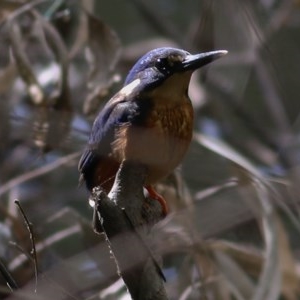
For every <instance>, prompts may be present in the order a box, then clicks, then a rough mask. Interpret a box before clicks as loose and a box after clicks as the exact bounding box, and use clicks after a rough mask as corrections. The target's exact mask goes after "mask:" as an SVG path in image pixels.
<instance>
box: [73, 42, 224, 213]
mask: <svg viewBox="0 0 300 300" xmlns="http://www.w3.org/2000/svg"><path fill="white" fill-rule="evenodd" d="M226 53H227V51H225V50H219V51H211V52H206V53H200V54H195V55H192V54H190V53H189V52H187V51H184V50H181V49H175V48H167V47H164V48H158V49H154V50H152V51H150V52H148V53H147V54H145V55H144V56H143V57H141V58H140V59H139V60H138V61H137V63H136V64H135V65H134V66H133V68H132V69H131V70H130V72H129V74H128V75H127V78H126V80H125V83H124V86H123V88H122V89H121V90H120V91H119V92H118V93H117V94H115V95H114V96H113V97H112V98H111V99H110V100H109V101H108V102H107V103H106V105H105V106H104V108H103V109H102V110H101V111H100V113H99V114H98V116H97V118H96V119H95V121H94V124H93V127H92V130H91V134H90V137H89V141H88V145H87V147H86V149H85V151H84V153H83V155H82V156H81V159H80V161H79V165H78V169H79V172H80V174H81V175H80V181H82V180H84V181H85V183H86V186H87V188H88V190H89V191H92V189H93V188H94V187H96V186H100V187H101V188H102V189H103V190H104V191H105V192H106V193H108V192H109V191H110V189H111V188H112V185H113V183H114V179H115V176H116V173H117V171H118V169H119V166H120V164H121V162H122V161H123V160H131V161H135V162H138V163H140V164H142V165H144V166H145V167H146V170H147V175H146V180H145V183H144V187H145V188H146V190H147V191H148V193H149V196H150V197H151V198H153V199H155V200H158V201H159V202H160V204H161V206H162V212H163V213H164V215H166V214H167V204H166V202H165V200H164V198H163V197H162V196H161V195H159V194H158V193H157V192H156V191H155V190H154V188H153V185H154V184H155V183H157V182H158V181H160V180H161V179H163V178H164V177H166V176H167V175H169V174H170V173H171V172H172V171H173V170H174V169H175V168H176V167H177V166H178V165H179V164H180V163H181V161H182V159H183V156H184V154H185V153H186V151H187V149H188V146H189V144H190V142H191V139H192V133H193V107H192V104H191V100H190V99H189V96H188V87H189V82H190V79H191V75H192V73H193V72H194V71H195V70H197V69H198V68H200V67H202V66H205V65H206V64H208V63H210V62H212V61H214V60H215V59H217V58H219V57H221V56H223V55H225V54H226Z"/></svg>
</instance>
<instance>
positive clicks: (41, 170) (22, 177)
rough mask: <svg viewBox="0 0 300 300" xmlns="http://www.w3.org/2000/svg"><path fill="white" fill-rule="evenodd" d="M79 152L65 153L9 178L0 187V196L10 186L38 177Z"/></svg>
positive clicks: (67, 161) (74, 157)
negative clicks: (45, 163) (50, 161)
mask: <svg viewBox="0 0 300 300" xmlns="http://www.w3.org/2000/svg"><path fill="white" fill-rule="evenodd" d="M80 154H81V152H75V153H72V154H69V155H66V156H64V157H61V158H59V159H57V160H56V161H54V162H52V163H49V164H47V165H45V166H42V167H40V168H37V169H34V170H32V171H30V172H28V173H25V174H22V175H20V176H18V177H15V178H13V179H11V180H9V181H8V182H6V183H4V184H3V185H2V186H1V187H0V196H1V195H3V194H4V193H6V192H8V191H9V190H11V189H12V188H14V187H15V186H17V185H20V184H22V183H24V182H26V181H29V180H31V179H34V178H36V177H39V176H41V175H44V174H46V173H49V172H51V171H54V170H55V169H57V168H58V167H60V166H62V165H65V164H68V163H70V162H71V161H72V160H74V159H76V158H77V157H79V155H80Z"/></svg>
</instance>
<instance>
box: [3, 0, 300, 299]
mask: <svg viewBox="0 0 300 300" xmlns="http://www.w3.org/2000/svg"><path fill="white" fill-rule="evenodd" d="M299 34H300V3H299V1H296V0H259V1H246V0H241V1H239V0H218V1H216V0H215V1H214V0H205V1H200V0H199V1H194V0H187V1H180V0H172V1H171V0H164V1H158V0H154V1H151V2H146V1H145V0H131V1H117V0H111V1H85V0H82V1H80V0H55V1H42V0H40V1H26V0H2V1H1V2H0V95H1V101H0V137H1V143H0V163H1V168H0V197H1V198H0V199H1V200H0V270H1V273H0V298H1V299H128V295H127V294H126V289H125V287H124V285H123V283H122V281H121V280H119V277H118V275H117V272H116V267H115V266H114V264H113V261H112V260H111V259H110V253H109V250H108V249H107V245H106V243H105V239H104V237H103V236H98V235H96V234H95V233H94V232H93V231H92V227H91V219H92V210H91V209H90V208H89V206H88V201H87V199H88V194H87V192H86V191H85V189H84V188H77V182H78V172H77V168H76V166H77V161H78V157H79V155H80V153H81V151H82V149H83V147H84V146H85V142H86V140H87V138H88V133H89V129H90V126H91V123H92V121H93V118H94V117H95V115H96V114H97V112H98V111H99V109H101V106H102V105H103V103H104V102H105V101H107V100H108V99H109V98H110V97H111V96H112V95H113V94H114V93H115V92H116V91H117V90H118V89H119V88H120V87H121V85H122V81H123V79H124V76H125V75H126V73H127V72H128V70H129V68H130V67H131V66H132V65H133V64H134V62H135V61H136V60H137V59H138V58H139V57H140V56H141V55H143V54H144V53H145V52H146V51H148V50H150V49H153V48H156V47H160V46H175V47H180V48H184V49H186V50H188V51H190V52H192V53H196V52H201V51H207V50H212V49H227V50H228V51H229V54H228V55H227V57H226V58H223V59H222V60H220V61H218V62H216V63H214V64H213V65H210V66H209V67H206V68H205V69H203V70H201V72H199V73H197V74H195V75H194V77H193V80H192V82H191V85H190V96H191V99H192V101H193V104H194V108H195V114H196V119H195V135H194V140H193V143H192V145H191V147H190V151H189V153H188V155H187V157H186V158H185V161H184V162H183V165H182V168H181V170H178V171H176V172H175V173H174V174H173V175H172V176H170V178H168V179H167V180H166V181H165V182H164V183H161V184H160V185H159V187H158V188H159V189H160V191H161V192H162V194H164V195H165V197H166V199H167V200H168V202H169V205H170V207H171V210H172V212H171V213H170V214H169V215H168V216H167V218H166V219H165V220H163V221H162V222H161V223H160V224H158V225H157V226H156V227H155V234H154V237H155V241H154V244H155V250H156V251H157V252H158V253H161V254H162V255H163V260H164V269H163V271H164V274H165V276H166V278H167V282H166V288H167V291H168V295H169V297H170V299H180V300H185V299H224V300H227V299H255V300H258V299H270V300H273V299H287V300H294V299H300V297H299V295H300V290H299V289H300V288H299V287H300V282H299V276H300V272H299V270H300V269H299V262H298V259H299V253H300V252H299V250H300V243H299V233H300V222H299V213H300V210H299V182H300V173H299V172H300V171H299V167H298V164H299V161H300V155H299V153H300V152H299V151H300V146H299V145H300V144H299V140H298V139H299V129H300V125H299V124H300V123H299V120H300V119H299V116H300V115H299V112H300V101H299V98H300V92H299V78H300V43H299ZM121 45H122V47H121ZM15 200H19V201H20V203H21V207H22V208H23V210H24V213H25V216H26V217H27V218H28V220H29V221H30V222H31V223H32V226H31V227H32V229H33V232H34V242H35V247H36V256H37V260H36V262H37V265H36V267H37V271H38V275H37V283H36V276H35V264H34V259H33V258H34V257H33V253H32V239H31V238H30V234H29V232H28V228H27V225H28V224H27V225H26V224H25V223H24V218H23V217H24V216H22V214H21V212H20V210H19V209H18V207H17V206H16V205H15ZM133 251H134V249H133ZM126 295H127V296H126ZM126 297H127V298H126Z"/></svg>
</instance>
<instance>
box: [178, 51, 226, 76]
mask: <svg viewBox="0 0 300 300" xmlns="http://www.w3.org/2000/svg"><path fill="white" fill-rule="evenodd" d="M227 53H228V51H227V50H218V51H211V52H204V53H199V54H195V55H192V54H190V55H188V56H187V57H186V58H185V60H184V61H183V62H182V68H183V71H188V70H190V71H194V70H196V69H199V68H201V67H203V66H205V65H207V64H209V63H211V62H212V61H214V60H216V59H218V58H220V57H222V56H224V55H226V54H227Z"/></svg>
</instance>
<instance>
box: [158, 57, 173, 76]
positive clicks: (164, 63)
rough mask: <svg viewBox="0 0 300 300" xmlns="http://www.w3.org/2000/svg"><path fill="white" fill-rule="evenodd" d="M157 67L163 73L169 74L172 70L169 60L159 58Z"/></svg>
mask: <svg viewBox="0 0 300 300" xmlns="http://www.w3.org/2000/svg"><path fill="white" fill-rule="evenodd" d="M155 67H156V68H157V69H158V70H159V71H160V72H162V73H164V74H167V73H168V71H169V68H170V65H169V60H168V59H167V58H159V59H157V61H156V63H155Z"/></svg>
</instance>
